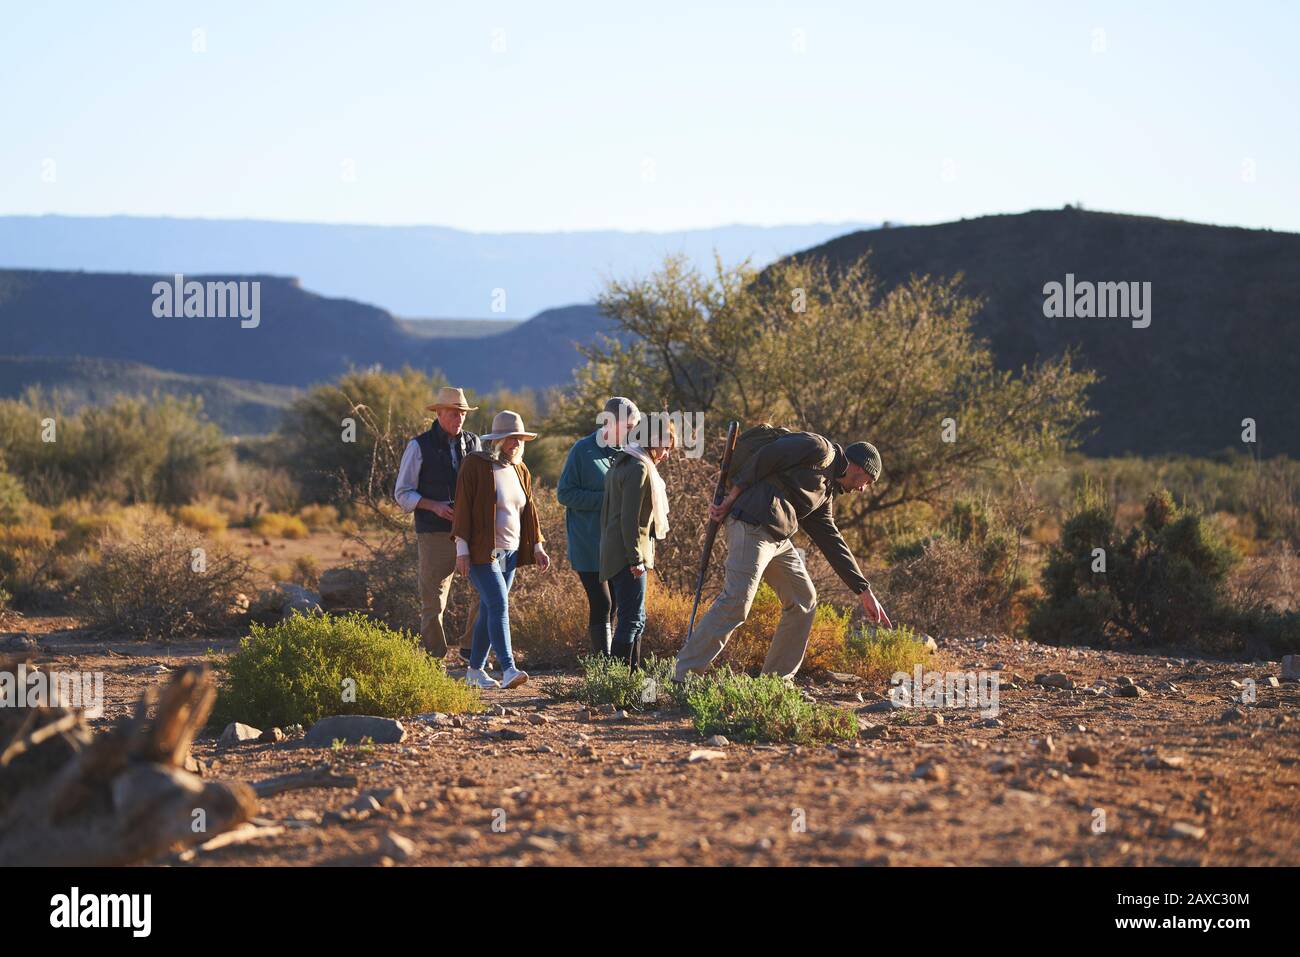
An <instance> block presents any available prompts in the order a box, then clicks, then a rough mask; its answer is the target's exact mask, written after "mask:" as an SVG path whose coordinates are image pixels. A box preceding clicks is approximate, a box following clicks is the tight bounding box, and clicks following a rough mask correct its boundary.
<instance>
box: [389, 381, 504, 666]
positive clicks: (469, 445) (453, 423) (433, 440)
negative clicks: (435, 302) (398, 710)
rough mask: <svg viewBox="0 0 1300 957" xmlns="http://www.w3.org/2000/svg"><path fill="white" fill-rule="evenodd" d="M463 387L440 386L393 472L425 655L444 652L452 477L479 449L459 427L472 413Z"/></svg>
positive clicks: (465, 639)
mask: <svg viewBox="0 0 1300 957" xmlns="http://www.w3.org/2000/svg"><path fill="white" fill-rule="evenodd" d="M476 408H477V406H472V405H470V404H469V402H467V401H466V399H465V391H464V390H463V389H455V388H452V387H451V386H443V388H442V389H441V390H440V391H439V392H438V401H436V402H435V403H434V404H433V405H431V406H429V411H431V412H434V413H437V419H436V421H435V422H434V423H433V427H432V428H430V429H429V431H427V432H422V433H420V434H419V435H417V436H416V437H415V438H413V439H411V441H410V442H409V443H408V444H407V446H406V451H405V452H403V453H402V464H401V466H400V467H399V468H398V470H397V487H396V489H395V490H394V491H393V498H394V499H396V500H397V504H398V505H400V506H401V507H402V511H404V512H409V513H411V514H413V515H414V516H415V543H416V551H417V553H418V554H419V559H420V640H421V642H422V643H423V644H424V648H425V650H426V651H428V652H429V654H431V655H433V656H434V657H435V658H442V657H443V656H445V655H446V654H447V636H446V633H445V632H444V631H443V627H442V615H443V612H445V611H446V610H447V597H448V595H450V594H451V578H452V575H454V574H455V572H456V543H455V542H454V541H452V538H451V523H452V519H453V518H454V517H455V502H454V498H455V494H456V473H457V472H458V471H459V470H460V463H461V462H462V461H464V459H465V456H467V455H469V454H470V453H471V452H477V451H479V450H480V449H481V448H482V447H483V445H482V442H481V441H480V439H479V437H478V436H477V435H475V434H474V433H473V432H467V431H465V429H464V428H463V426H464V425H465V416H466V415H468V414H469V413H470V412H473V411H474V410H475V409H476ZM477 609H478V603H477V602H473V603H471V605H470V615H469V623H468V624H467V625H466V626H465V631H464V633H463V634H462V635H461V639H460V652H461V656H462V657H464V658H465V659H466V660H468V659H469V649H470V642H471V639H472V637H473V635H474V615H475V612H476V611H477Z"/></svg>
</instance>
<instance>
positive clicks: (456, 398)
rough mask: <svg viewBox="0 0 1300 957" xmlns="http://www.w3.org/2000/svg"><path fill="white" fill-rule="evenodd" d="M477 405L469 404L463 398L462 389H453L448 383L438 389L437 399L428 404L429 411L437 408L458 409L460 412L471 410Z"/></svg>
mask: <svg viewBox="0 0 1300 957" xmlns="http://www.w3.org/2000/svg"><path fill="white" fill-rule="evenodd" d="M477 408H478V406H476V405H470V404H469V401H468V400H466V398H465V390H464V389H453V388H452V387H451V386H449V385H445V386H443V387H442V388H441V389H439V390H438V401H437V402H435V403H434V404H433V405H431V406H429V411H430V412H437V411H438V410H439V409H460V410H461V411H462V412H473V411H474V410H476V409H477Z"/></svg>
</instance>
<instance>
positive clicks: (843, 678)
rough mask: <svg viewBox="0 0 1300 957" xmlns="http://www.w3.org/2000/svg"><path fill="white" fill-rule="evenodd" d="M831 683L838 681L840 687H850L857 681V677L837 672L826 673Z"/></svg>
mask: <svg viewBox="0 0 1300 957" xmlns="http://www.w3.org/2000/svg"><path fill="white" fill-rule="evenodd" d="M828 673H829V675H830V678H831V680H832V681H838V682H839V683H840V684H842V685H851V684H853V682H855V681H857V680H858V676H857V675H849V674H844V673H843V672H839V671H831V672H828Z"/></svg>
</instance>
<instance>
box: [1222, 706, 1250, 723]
mask: <svg viewBox="0 0 1300 957" xmlns="http://www.w3.org/2000/svg"><path fill="white" fill-rule="evenodd" d="M1245 720H1246V712H1244V711H1242V710H1241V709H1240V708H1229V709H1228V710H1227V711H1225V712H1223V714H1221V715H1219V724H1235V723H1238V722H1241V721H1245Z"/></svg>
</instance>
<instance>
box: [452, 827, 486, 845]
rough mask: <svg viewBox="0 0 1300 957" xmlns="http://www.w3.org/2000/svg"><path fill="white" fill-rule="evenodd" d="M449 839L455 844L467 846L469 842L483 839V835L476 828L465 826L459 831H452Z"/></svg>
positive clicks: (472, 842) (473, 842)
mask: <svg viewBox="0 0 1300 957" xmlns="http://www.w3.org/2000/svg"><path fill="white" fill-rule="evenodd" d="M448 839H449V840H450V841H451V843H453V844H459V845H461V846H466V845H469V844H477V843H478V842H479V841H481V840H483V835H481V834H479V832H478V831H476V830H474V829H473V828H472V827H464V828H461V829H460V830H458V831H452V832H451V835H450V837H449V838H448Z"/></svg>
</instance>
